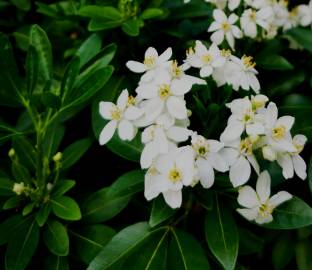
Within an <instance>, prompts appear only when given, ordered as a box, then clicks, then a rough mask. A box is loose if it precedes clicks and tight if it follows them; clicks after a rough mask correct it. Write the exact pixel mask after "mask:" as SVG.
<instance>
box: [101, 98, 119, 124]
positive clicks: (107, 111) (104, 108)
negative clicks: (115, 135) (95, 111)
mask: <svg viewBox="0 0 312 270" xmlns="http://www.w3.org/2000/svg"><path fill="white" fill-rule="evenodd" d="M115 108H116V105H115V104H114V103H112V102H106V101H101V102H100V110H99V112H100V115H101V116H102V117H103V118H104V119H107V120H111V119H112V115H111V112H112V111H113V110H114V109H115Z"/></svg>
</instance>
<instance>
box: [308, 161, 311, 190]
mask: <svg viewBox="0 0 312 270" xmlns="http://www.w3.org/2000/svg"><path fill="white" fill-rule="evenodd" d="M308 179H309V187H310V191H311V193H312V156H311V158H310V163H309V167H308Z"/></svg>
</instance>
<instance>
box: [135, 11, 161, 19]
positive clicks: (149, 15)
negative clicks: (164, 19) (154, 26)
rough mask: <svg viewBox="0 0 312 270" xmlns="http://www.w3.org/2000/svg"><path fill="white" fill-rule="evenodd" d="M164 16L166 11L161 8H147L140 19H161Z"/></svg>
mask: <svg viewBox="0 0 312 270" xmlns="http://www.w3.org/2000/svg"><path fill="white" fill-rule="evenodd" d="M163 14H164V11H163V10H162V9H160V8H147V9H145V10H144V11H143V12H142V13H141V15H140V19H142V20H149V19H153V18H157V17H161V16H162V15H163Z"/></svg>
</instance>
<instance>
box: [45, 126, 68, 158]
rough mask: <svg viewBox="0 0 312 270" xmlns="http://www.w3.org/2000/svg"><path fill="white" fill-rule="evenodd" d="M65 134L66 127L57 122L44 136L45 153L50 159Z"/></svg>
mask: <svg viewBox="0 0 312 270" xmlns="http://www.w3.org/2000/svg"><path fill="white" fill-rule="evenodd" d="M64 135H65V127H64V126H63V125H61V124H59V123H57V122H54V123H53V124H51V125H50V126H49V127H48V129H47V132H46V134H45V136H44V138H43V147H42V148H43V154H44V156H46V157H47V158H48V160H50V159H51V158H52V157H53V156H54V155H55V154H56V152H57V149H58V147H59V145H60V144H61V141H62V139H63V138H64Z"/></svg>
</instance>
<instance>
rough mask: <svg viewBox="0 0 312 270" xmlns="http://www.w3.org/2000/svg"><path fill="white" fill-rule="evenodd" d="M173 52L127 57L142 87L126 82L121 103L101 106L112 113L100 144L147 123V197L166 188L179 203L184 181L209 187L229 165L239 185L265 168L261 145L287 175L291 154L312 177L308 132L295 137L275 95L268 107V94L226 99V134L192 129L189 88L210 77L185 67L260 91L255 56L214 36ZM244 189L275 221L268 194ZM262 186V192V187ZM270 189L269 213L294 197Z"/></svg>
mask: <svg viewBox="0 0 312 270" xmlns="http://www.w3.org/2000/svg"><path fill="white" fill-rule="evenodd" d="M171 55H172V51H171V48H169V49H167V50H166V51H165V52H163V53H162V54H161V55H158V53H157V51H156V50H155V49H154V48H152V47H150V48H148V49H147V51H146V52H145V57H144V61H143V62H142V63H141V62H137V61H128V62H127V64H126V65H127V67H128V68H129V69H130V70H131V71H133V72H135V73H141V74H142V76H141V78H140V81H139V83H138V86H137V88H136V89H135V92H136V94H137V95H136V96H135V97H134V96H130V95H129V93H128V90H126V89H125V90H123V91H122V92H121V94H120V96H119V97H118V100H117V104H114V103H111V102H104V101H102V102H100V109H99V112H100V114H101V116H102V117H103V118H104V119H106V120H109V122H108V123H107V124H106V126H105V127H104V128H103V130H102V132H101V134H100V138H99V140H100V144H102V145H103V144H105V143H107V142H108V141H109V140H110V139H111V138H112V136H113V134H114V133H115V131H116V129H117V130H118V135H119V137H120V139H122V140H132V139H133V138H134V137H135V136H136V134H137V131H138V129H139V128H142V129H143V130H142V133H141V141H142V143H143V145H144V148H143V150H142V153H141V158H140V164H141V167H142V169H146V174H145V190H144V195H145V197H146V199H147V200H152V199H154V198H155V197H157V196H158V195H160V194H162V195H163V197H164V199H165V201H166V203H167V204H168V205H169V206H170V207H172V208H177V207H180V206H181V203H182V189H183V187H185V186H186V187H193V186H195V185H196V184H197V183H200V184H201V185H202V186H203V187H204V188H210V187H211V186H212V185H213V184H214V180H215V171H217V172H227V171H229V175H230V181H231V183H232V184H233V187H240V186H242V185H243V184H245V183H246V182H247V181H248V179H249V178H250V174H251V167H253V168H254V170H255V171H256V173H257V174H258V175H259V174H260V167H259V165H258V162H257V158H256V154H255V151H256V150H257V149H259V152H261V151H260V150H262V153H263V157H264V158H265V159H269V160H271V161H273V160H277V161H278V163H279V164H280V165H281V166H282V167H283V173H284V176H285V178H289V177H292V176H293V173H292V174H291V172H290V167H289V166H288V163H289V161H291V162H292V163H291V164H292V168H293V170H295V172H296V173H297V174H298V175H299V176H300V177H302V178H303V179H304V178H305V176H306V175H305V170H306V169H305V168H304V167H303V164H302V162H303V163H304V161H303V160H302V159H301V157H300V156H299V153H300V152H301V151H302V149H303V146H304V143H305V141H306V139H305V137H304V136H303V135H297V136H295V137H294V138H293V139H292V138H291V135H290V129H291V127H292V125H293V122H294V119H293V118H292V117H290V116H283V117H280V118H278V117H277V108H276V105H275V104H274V103H273V102H271V103H269V104H268V106H266V104H267V102H268V98H267V97H266V96H264V95H261V94H257V95H255V96H251V98H249V97H245V98H242V99H236V100H233V101H232V102H231V103H229V104H227V107H228V108H230V109H231V112H232V115H231V116H230V118H229V120H228V125H227V127H226V128H225V130H224V132H223V133H222V134H221V137H220V141H218V140H213V139H207V138H205V137H203V136H201V135H199V134H197V132H196V131H192V130H190V129H189V125H190V121H189V116H190V114H191V112H190V110H188V108H187V106H186V101H185V94H187V93H188V92H190V91H191V89H192V86H193V85H195V84H199V85H204V84H206V81H205V80H203V79H200V78H198V77H195V76H190V75H188V74H186V73H185V72H186V70H187V69H189V68H191V67H193V68H197V69H199V74H200V76H201V77H202V78H204V77H205V78H206V77H209V76H211V77H212V79H214V80H215V81H216V83H217V84H218V85H219V86H220V85H224V84H230V85H232V87H233V89H236V90H238V89H239V88H242V89H244V90H250V89H253V90H254V91H255V92H256V93H257V92H259V90H260V84H259V82H258V80H257V78H256V74H257V71H256V70H255V69H254V63H252V58H251V57H247V56H244V57H242V58H241V59H240V58H238V57H236V56H234V55H232V54H231V52H230V51H223V50H220V49H219V48H218V46H217V45H216V44H215V43H213V44H212V45H211V46H210V47H209V48H207V47H206V46H205V45H204V44H203V43H202V42H200V41H196V44H195V47H194V48H190V49H188V50H187V57H186V59H185V60H184V63H183V64H182V65H178V62H177V61H176V60H170V58H171ZM187 141H189V142H190V143H189V144H188V143H187ZM301 161H302V162H301ZM286 165H287V168H286ZM261 175H262V174H261ZM265 188H266V189H270V186H269V181H266V186H265ZM243 190H248V192H249V191H250V188H248V187H240V189H239V200H238V201H239V203H240V204H241V205H242V206H244V207H247V208H252V211H254V213H257V215H251V214H250V215H249V216H248V218H249V219H253V220H256V222H259V223H260V222H262V223H263V222H269V221H270V217H269V216H267V215H264V213H263V211H264V210H263V207H264V205H263V204H264V202H262V201H261V200H262V197H259V198H260V199H259V200H260V201H257V204H254V202H252V203H248V202H246V201H244V200H243V199H241V198H243V197H244V192H243ZM257 192H261V191H258V188H257ZM266 194H267V193H266ZM263 196H264V195H263ZM265 196H267V197H266V201H265V207H267V208H268V209H267V208H266V209H267V212H265V213H269V214H271V213H272V211H273V209H274V207H275V206H277V205H278V203H281V202H282V201H284V200H286V199H287V198H288V197H289V198H291V196H290V195H289V196H288V197H287V198H284V197H283V198H282V199H279V200H277V199H276V200H273V199H272V201H267V200H268V198H269V194H268V195H265ZM273 197H274V196H273ZM273 197H272V198H273ZM263 198H264V197H263ZM266 204H268V205H266ZM239 211H240V213H242V214H243V215H244V216H246V215H247V214H246V215H245V214H244V213H245V212H248V211H247V210H245V209H243V210H239ZM250 211H251V210H250ZM259 215H260V216H261V217H262V216H263V217H264V216H265V218H266V219H265V220H263V219H261V217H259ZM246 217H247V216H246Z"/></svg>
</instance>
